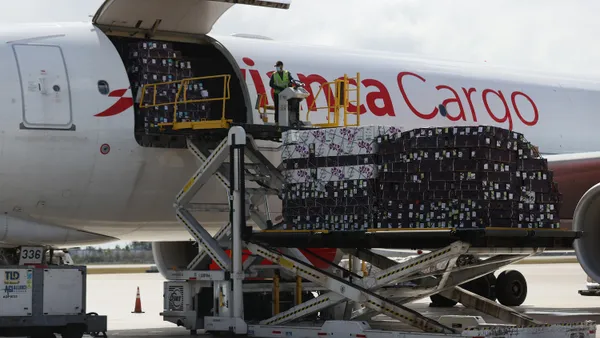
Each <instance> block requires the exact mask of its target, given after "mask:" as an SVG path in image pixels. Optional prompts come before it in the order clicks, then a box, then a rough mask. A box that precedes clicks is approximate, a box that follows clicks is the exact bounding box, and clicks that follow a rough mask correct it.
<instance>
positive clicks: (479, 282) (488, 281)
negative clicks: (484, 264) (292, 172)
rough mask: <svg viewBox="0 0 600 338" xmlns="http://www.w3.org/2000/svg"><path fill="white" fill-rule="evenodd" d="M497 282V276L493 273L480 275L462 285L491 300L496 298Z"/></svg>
mask: <svg viewBox="0 0 600 338" xmlns="http://www.w3.org/2000/svg"><path fill="white" fill-rule="evenodd" d="M495 282H496V278H495V277H494V275H493V274H489V275H485V276H483V277H479V278H477V279H474V280H472V281H470V282H468V283H465V284H463V285H462V287H463V288H464V289H465V290H468V291H471V292H473V293H475V294H478V295H480V296H482V297H485V298H487V299H489V300H491V301H495V300H496V292H495V285H494V284H495Z"/></svg>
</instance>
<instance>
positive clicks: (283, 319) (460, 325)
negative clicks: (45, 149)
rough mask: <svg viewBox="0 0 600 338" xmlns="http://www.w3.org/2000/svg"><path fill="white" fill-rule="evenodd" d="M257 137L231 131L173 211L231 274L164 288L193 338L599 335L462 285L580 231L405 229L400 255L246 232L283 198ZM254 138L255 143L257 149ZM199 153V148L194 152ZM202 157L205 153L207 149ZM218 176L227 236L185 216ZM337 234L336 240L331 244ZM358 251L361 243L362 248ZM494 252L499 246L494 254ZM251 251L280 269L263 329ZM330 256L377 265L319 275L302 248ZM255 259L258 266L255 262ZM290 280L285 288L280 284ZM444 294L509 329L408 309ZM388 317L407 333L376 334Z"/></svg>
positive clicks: (169, 307)
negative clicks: (227, 242) (307, 295)
mask: <svg viewBox="0 0 600 338" xmlns="http://www.w3.org/2000/svg"><path fill="white" fill-rule="evenodd" d="M249 136H250V135H245V131H244V129H243V128H241V127H234V128H232V129H231V130H230V132H229V136H228V139H227V140H224V141H223V142H221V143H220V144H219V145H218V146H217V147H215V149H214V150H213V151H212V152H211V153H206V154H207V155H204V156H205V158H206V161H205V163H204V164H203V165H202V167H201V168H200V169H199V170H198V172H197V173H196V174H195V175H194V177H193V178H192V179H191V180H190V181H189V182H188V184H187V185H186V187H185V188H184V189H183V190H182V192H181V193H180V194H179V195H178V196H177V203H175V207H176V209H177V216H178V219H179V220H180V221H181V222H182V223H183V224H184V225H185V226H186V227H187V228H188V230H190V233H191V234H192V235H193V236H194V237H195V238H196V240H197V241H198V243H199V245H200V246H201V247H202V252H201V253H200V255H205V256H207V257H210V258H212V260H214V262H215V263H217V264H218V265H219V266H220V267H221V269H222V270H221V271H178V272H177V271H176V272H173V274H172V277H174V279H178V281H168V282H165V294H164V295H165V296H164V297H165V299H164V301H165V311H164V312H163V313H162V315H163V317H164V320H167V321H171V322H173V323H177V324H178V325H181V326H185V327H186V328H188V329H190V330H192V331H195V330H198V329H203V330H205V331H209V332H222V331H226V332H231V333H234V334H247V335H249V336H257V337H281V336H300V337H318V336H323V335H334V336H337V335H340V334H350V335H355V336H356V337H366V335H368V336H369V337H371V336H382V337H383V336H398V335H399V334H405V335H404V337H441V336H443V337H497V336H498V335H510V336H511V337H534V336H535V337H573V334H575V336H578V337H579V336H581V337H591V336H590V335H595V323H593V322H585V323H575V324H565V325H546V324H543V323H538V322H537V321H535V320H533V319H532V318H529V317H527V316H525V315H523V314H520V313H518V312H517V311H514V310H513V309H511V308H508V307H506V306H502V305H500V304H498V303H496V302H495V301H494V300H490V299H488V298H489V297H485V296H482V295H480V294H479V292H477V293H474V292H470V291H467V290H465V289H463V288H462V287H461V286H460V285H462V284H465V283H467V282H470V281H474V280H477V279H481V278H480V277H482V276H486V275H489V274H490V273H492V272H493V271H495V270H497V269H499V268H500V267H502V266H505V265H508V264H511V263H514V262H516V261H519V260H521V259H524V258H526V257H528V256H530V255H533V254H536V253H539V252H541V251H543V250H544V248H554V247H560V248H562V247H563V246H565V245H568V246H570V244H571V243H572V240H574V238H576V237H577V236H578V235H577V234H576V233H572V232H569V233H567V232H565V233H564V234H563V233H561V232H559V231H555V232H554V234H553V235H552V234H550V233H547V232H544V231H540V232H537V230H536V231H530V230H522V231H520V232H518V231H517V232H514V233H512V232H510V231H508V230H507V235H504V236H500V235H498V236H497V238H496V239H495V240H492V241H491V242H490V241H489V238H487V239H481V238H479V237H478V236H481V233H478V232H476V231H475V232H472V233H466V232H463V231H456V230H454V231H442V230H440V232H436V231H429V232H428V234H424V231H421V232H419V231H410V230H397V231H394V232H387V233H384V234H382V235H383V236H390V235H392V236H396V237H397V238H401V237H402V236H406V237H411V236H412V238H413V241H412V244H410V245H404V246H402V245H400V247H398V243H401V242H402V241H400V240H398V241H396V246H394V245H392V244H391V242H393V240H392V241H391V242H388V245H387V246H386V245H379V244H381V243H386V241H387V239H386V238H385V237H381V236H382V235H380V233H378V232H364V233H359V232H356V233H351V232H349V233H328V232H321V233H319V232H317V233H314V232H306V231H295V232H286V231H280V230H262V231H260V232H254V231H252V229H249V228H247V227H245V222H246V219H247V217H246V214H247V213H248V211H249V210H254V211H256V213H257V215H252V213H251V212H250V215H249V217H251V218H252V219H253V220H255V219H256V220H255V223H256V224H257V225H258V226H259V227H261V228H263V229H265V228H267V227H269V228H270V225H269V224H267V225H266V226H265V223H267V222H265V223H261V222H260V220H264V219H267V220H268V217H259V215H258V213H259V210H258V209H256V208H249V207H247V202H248V201H249V202H250V204H252V201H253V200H258V199H259V198H258V197H256V195H259V197H260V198H262V197H264V194H265V193H266V192H271V193H276V191H277V189H278V188H279V187H281V184H280V183H282V179H281V174H278V171H277V169H276V168H275V167H274V166H273V165H272V164H271V163H270V162H269V161H268V160H267V159H266V158H264V157H263V158H261V157H260V155H257V154H260V152H259V151H258V149H257V147H256V146H255V145H253V144H252V142H251V141H252V138H251V137H249ZM248 140H249V141H250V142H247V141H248ZM190 149H192V151H194V148H193V147H190ZM195 149H199V146H198V145H196V148H195ZM198 152H199V153H202V151H198ZM252 155H254V158H252ZM228 156H229V158H230V162H229V166H228V167H229V171H228V172H227V166H224V165H223V164H226V163H225V161H226V159H227V157H228ZM246 157H249V158H250V160H251V162H253V164H254V165H256V167H259V168H260V167H262V168H263V169H264V170H265V171H263V172H262V175H261V174H248V173H247V171H246V170H245V166H246V161H245V158H246ZM213 174H216V175H218V176H219V178H220V179H221V182H222V183H223V185H224V186H225V187H226V188H228V189H229V190H230V196H231V204H230V206H231V218H230V225H228V226H227V227H226V228H224V229H223V230H222V231H220V232H219V234H217V236H216V237H215V238H213V237H211V236H210V235H208V233H207V232H206V231H205V230H204V229H203V228H202V226H201V224H200V223H199V222H198V221H196V220H195V219H193V217H191V214H190V213H189V211H187V208H190V207H191V205H190V204H189V201H190V200H191V198H192V197H193V195H194V194H196V193H197V192H198V191H199V190H200V188H201V186H202V185H203V184H204V183H205V182H206V181H207V180H208V178H209V177H210V176H211V175H213ZM265 174H266V175H265ZM227 177H229V179H227ZM247 182H255V183H258V184H259V186H261V187H262V188H265V189H266V190H255V191H252V192H250V191H249V190H250V189H249V188H248V187H246V183H247ZM278 184H279V185H278ZM257 220H258V221H257ZM228 233H232V236H231V241H232V243H231V248H232V253H231V258H230V257H229V256H228V255H227V254H225V252H224V250H223V248H222V243H223V242H224V241H223V239H226V238H227V236H226V234H228ZM493 233H494V232H493V231H492V230H490V231H488V234H493ZM511 234H512V235H511ZM330 235H331V236H332V237H328V236H330ZM485 235H486V233H484V234H483V237H484V238H485V237H486V236H485ZM352 236H354V237H352ZM419 237H422V239H423V242H422V243H427V241H426V240H425V238H426V237H429V240H430V241H429V243H434V244H429V245H425V244H424V245H422V246H418V247H415V246H416V245H417V244H418V243H419V242H418V241H415V240H414V239H415V238H419ZM491 237H494V236H491ZM352 238H354V240H352ZM332 239H333V240H332ZM344 239H351V240H349V241H345V240H344ZM360 239H362V240H360ZM407 239H408V238H405V239H404V240H407ZM288 240H289V241H288ZM486 241H487V242H486ZM359 242H361V243H362V244H360V245H356V246H355V245H354V244H358V243H359ZM302 243H304V244H302ZM509 243H512V245H509ZM514 243H519V244H518V245H515V244H514ZM374 244H377V245H374ZM490 244H492V247H489V245H490ZM538 244H543V246H539V245H538ZM243 246H245V247H246V248H247V249H248V250H250V251H251V252H252V253H253V254H254V255H255V257H254V258H255V259H254V260H253V261H257V260H258V259H256V257H259V258H260V259H261V260H262V259H267V260H269V261H271V262H272V263H274V265H272V266H268V267H269V268H270V269H271V272H274V273H273V274H272V275H270V276H272V283H273V297H272V298H273V302H274V304H273V311H272V316H271V317H270V318H264V319H262V320H260V321H259V322H252V321H250V320H248V319H246V318H247V317H249V315H250V314H244V311H243V309H244V304H243V297H244V294H245V293H250V292H257V290H266V291H268V290H269V288H268V287H266V285H269V284H265V283H262V284H261V283H255V284H254V283H250V281H249V277H253V276H255V275H252V272H251V269H252V268H253V266H252V264H251V263H248V264H244V265H242V248H243ZM432 246H433V247H432ZM323 247H330V248H331V247H333V248H339V249H341V250H342V251H345V252H346V253H349V254H350V259H353V256H354V257H358V258H360V259H362V260H363V261H367V262H369V265H370V271H369V272H368V274H364V273H363V274H357V273H356V271H348V270H346V269H344V268H342V267H340V266H336V265H335V264H334V263H333V262H328V264H329V265H330V268H327V269H321V268H317V267H315V266H314V265H313V264H311V263H310V261H309V260H308V259H307V257H308V256H305V255H303V254H302V253H300V251H299V250H298V248H304V249H305V251H304V252H308V253H309V254H311V251H310V249H311V248H323ZM378 247H388V248H392V247H393V248H399V249H406V248H408V249H414V248H422V249H431V250H432V251H431V252H429V253H426V254H423V255H419V256H418V257H414V258H412V259H410V260H407V261H404V262H396V261H394V260H391V259H388V258H386V257H383V256H381V255H377V254H375V253H373V252H372V251H371V250H369V249H371V248H378ZM201 261H202V259H201V258H198V259H196V260H195V265H196V266H202V264H198V263H199V262H201ZM248 261H250V259H248V260H247V261H246V262H248ZM265 270H267V268H266V269H265ZM273 270H275V271H273ZM255 271H256V270H255ZM286 272H287V275H286V274H285V273H286ZM290 277H291V278H290ZM509 277H512V278H513V279H514V278H515V277H516V278H517V279H518V275H516V276H515V274H511V275H510V276H508V277H507V276H506V275H505V276H504V277H500V276H499V277H498V279H504V280H509V279H510V278H509ZM482 280H485V279H482ZM281 281H284V283H280V282H281ZM286 281H287V283H286ZM290 281H295V288H296V297H295V301H294V304H295V306H293V307H291V308H289V309H287V310H284V311H279V304H278V303H279V301H278V298H279V297H278V295H279V292H280V291H281V284H284V285H286V286H285V287H287V288H291V287H293V285H294V284H293V282H290ZM307 282H308V283H307ZM509 284H510V283H506V285H509ZM303 288H304V289H305V290H306V289H308V290H311V291H315V292H317V293H318V296H316V297H315V298H312V299H309V300H308V301H304V300H303V297H301V296H298V295H301V291H302V289H303ZM298 289H299V290H300V292H298ZM207 290H208V291H207ZM206 292H208V293H210V295H209V296H210V297H209V298H208V299H209V300H208V301H206V299H207V298H206V297H202V293H206ZM258 292H260V291H258ZM434 294H441V295H443V296H444V297H447V298H449V299H452V300H455V301H458V302H461V303H463V304H464V305H466V306H471V307H473V308H475V309H477V310H479V311H481V312H483V313H486V314H489V315H491V316H494V317H496V318H499V319H501V320H503V321H505V322H507V323H508V324H505V325H492V324H487V323H485V321H483V319H481V317H473V316H445V317H442V318H440V319H439V320H435V319H433V318H428V317H426V316H424V315H422V314H420V313H418V312H417V311H415V310H412V309H410V308H408V307H407V306H406V305H407V304H408V303H410V302H412V301H414V300H417V299H420V298H423V297H427V296H431V295H434ZM344 303H346V305H351V306H346V308H345V310H344V314H343V316H342V318H337V317H336V318H334V320H329V319H330V318H329V317H326V316H325V317H323V316H321V317H319V316H317V317H312V318H316V322H315V321H312V322H310V323H309V324H307V322H306V318H307V316H308V315H311V314H314V313H319V314H323V313H329V312H327V311H328V310H330V309H331V308H335V307H336V306H340V305H342V306H343V305H344ZM334 313H335V312H334ZM378 314H382V315H385V316H387V317H390V318H393V319H396V320H397V321H398V323H402V324H404V327H402V328H401V329H398V330H396V331H394V330H392V331H380V330H374V329H373V327H374V326H377V325H378V324H379V323H378V322H377V321H376V320H373V319H374V317H375V316H376V315H378ZM340 319H343V320H340ZM283 324H285V326H283ZM399 330H401V331H399ZM417 332H420V333H417Z"/></svg>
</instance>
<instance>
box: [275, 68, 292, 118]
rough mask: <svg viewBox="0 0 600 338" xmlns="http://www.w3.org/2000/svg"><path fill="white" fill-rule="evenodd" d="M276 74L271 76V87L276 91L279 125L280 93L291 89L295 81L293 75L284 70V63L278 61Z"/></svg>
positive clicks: (276, 110)
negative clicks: (288, 88)
mask: <svg viewBox="0 0 600 338" xmlns="http://www.w3.org/2000/svg"><path fill="white" fill-rule="evenodd" d="M275 69H276V72H275V73H273V75H271V81H270V82H269V86H271V88H273V89H274V93H273V94H274V95H273V102H274V104H275V123H279V93H281V91H282V90H284V89H286V88H287V87H289V86H290V85H291V83H292V80H293V79H294V78H293V77H292V74H290V72H288V71H287V70H283V62H281V61H277V63H276V64H275Z"/></svg>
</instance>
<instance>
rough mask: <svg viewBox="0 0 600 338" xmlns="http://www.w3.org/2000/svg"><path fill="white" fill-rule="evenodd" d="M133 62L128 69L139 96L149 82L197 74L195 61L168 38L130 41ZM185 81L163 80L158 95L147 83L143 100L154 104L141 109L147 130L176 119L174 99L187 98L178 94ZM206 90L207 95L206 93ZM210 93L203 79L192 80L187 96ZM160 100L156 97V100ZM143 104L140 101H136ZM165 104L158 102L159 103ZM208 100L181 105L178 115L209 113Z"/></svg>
mask: <svg viewBox="0 0 600 338" xmlns="http://www.w3.org/2000/svg"><path fill="white" fill-rule="evenodd" d="M128 47H129V50H128V55H129V64H128V67H127V73H128V75H129V80H130V82H131V84H132V88H133V90H134V92H133V95H134V97H139V98H141V96H138V95H139V93H138V91H139V90H141V89H142V87H143V86H144V85H146V84H153V83H162V82H170V81H178V80H183V79H186V78H192V77H193V76H194V73H193V70H192V62H191V61H190V60H187V59H185V58H182V55H181V53H180V52H179V51H176V50H174V49H173V45H172V44H171V43H168V42H157V41H142V42H138V43H131V44H129V46H128ZM180 86H181V83H170V84H160V85H157V86H156V99H154V91H155V90H154V87H147V88H146V92H145V93H144V99H143V102H142V103H143V104H144V105H151V106H150V107H148V108H143V109H140V110H139V111H138V114H139V115H140V117H141V118H142V119H143V124H144V129H145V131H146V132H149V131H153V130H156V129H157V128H158V124H159V123H169V122H173V114H174V105H173V104H168V103H174V102H176V101H182V100H183V97H182V96H183V93H180V97H179V98H177V97H176V95H177V92H178V90H179V87H180ZM203 94H204V95H203ZM202 96H207V93H206V91H205V90H204V88H203V87H202V83H201V82H200V81H190V83H189V84H188V89H187V92H186V98H187V99H188V100H190V99H199V98H201V97H202ZM154 100H156V101H154ZM136 103H138V104H139V102H137V101H136ZM161 103H162V104H164V105H158V104H161ZM208 113H209V112H208V107H207V105H206V103H185V104H178V105H177V119H178V121H179V122H190V121H200V119H201V118H204V117H206V115H207V114H208Z"/></svg>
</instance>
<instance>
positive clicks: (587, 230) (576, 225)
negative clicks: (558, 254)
mask: <svg viewBox="0 0 600 338" xmlns="http://www.w3.org/2000/svg"><path fill="white" fill-rule="evenodd" d="M573 230H576V231H583V236H582V237H581V238H578V239H576V240H575V242H574V243H573V246H574V248H575V254H576V255H577V260H578V261H579V264H580V265H581V267H582V268H583V270H584V271H585V272H586V273H587V275H588V276H590V277H591V278H592V279H593V280H594V281H595V282H599V281H600V183H598V184H596V185H594V186H593V187H591V188H590V189H589V190H588V191H587V192H586V193H585V194H583V197H581V199H580V200H579V203H577V207H575V212H574V213H573Z"/></svg>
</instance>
